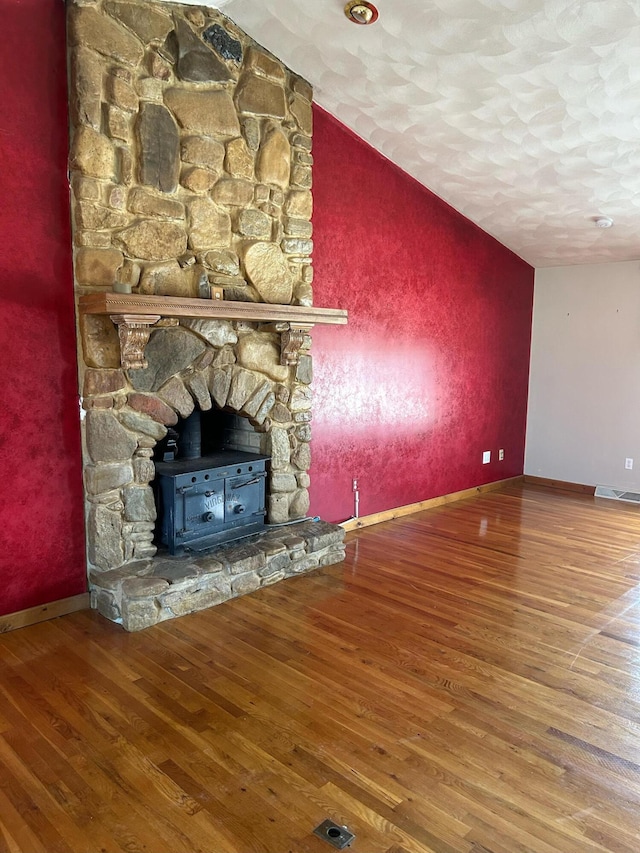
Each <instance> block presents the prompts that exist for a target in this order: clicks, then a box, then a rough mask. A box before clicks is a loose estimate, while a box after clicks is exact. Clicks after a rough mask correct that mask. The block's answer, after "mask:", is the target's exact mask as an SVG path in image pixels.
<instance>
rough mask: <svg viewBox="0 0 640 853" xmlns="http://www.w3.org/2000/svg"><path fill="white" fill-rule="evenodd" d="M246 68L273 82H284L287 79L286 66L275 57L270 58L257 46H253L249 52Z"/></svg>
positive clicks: (245, 63) (246, 58)
mask: <svg viewBox="0 0 640 853" xmlns="http://www.w3.org/2000/svg"><path fill="white" fill-rule="evenodd" d="M244 66H245V68H247V69H248V70H249V71H257V72H258V73H259V74H264V76H265V77H271V78H272V79H273V80H279V81H281V82H284V80H285V79H286V72H285V68H284V65H283V64H282V63H281V62H279V61H278V60H277V59H276V58H275V57H273V56H269V54H267V53H266V52H265V51H264V50H260V48H259V47H257V46H256V45H251V46H250V47H249V49H248V50H247V53H246V57H245V61H244Z"/></svg>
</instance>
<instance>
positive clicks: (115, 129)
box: [105, 106, 130, 142]
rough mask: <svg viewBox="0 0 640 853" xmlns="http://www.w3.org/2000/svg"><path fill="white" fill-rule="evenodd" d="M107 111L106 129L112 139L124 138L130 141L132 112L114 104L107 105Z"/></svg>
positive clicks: (125, 140)
mask: <svg viewBox="0 0 640 853" xmlns="http://www.w3.org/2000/svg"><path fill="white" fill-rule="evenodd" d="M105 113H106V114H105V130H106V131H107V133H108V135H109V136H110V137H111V139H122V140H123V142H128V141H129V134H130V126H129V124H130V114H129V113H126V112H124V110H121V109H120V108H119V107H114V106H109V107H107V109H106V111H105Z"/></svg>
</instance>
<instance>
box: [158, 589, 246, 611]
mask: <svg viewBox="0 0 640 853" xmlns="http://www.w3.org/2000/svg"><path fill="white" fill-rule="evenodd" d="M170 595H171V599H170V602H167V603H166V606H167V607H168V608H169V609H170V610H171V612H172V613H173V615H174V616H186V615H187V614H188V613H197V612H198V611H199V610H206V609H207V608H209V607H215V606H216V605H217V604H221V603H222V602H223V601H226V600H227V599H228V598H229V597H230V593H229V592H228V591H225V590H222V589H218V588H217V587H212V588H210V589H201V590H198V592H195V593H190V594H188V595H187V594H185V593H182V594H179V593H177V592H176V593H170ZM163 603H164V600H163Z"/></svg>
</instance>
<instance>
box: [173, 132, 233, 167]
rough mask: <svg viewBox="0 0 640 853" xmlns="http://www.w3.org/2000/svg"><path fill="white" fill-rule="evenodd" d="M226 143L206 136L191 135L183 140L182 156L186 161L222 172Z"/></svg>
mask: <svg viewBox="0 0 640 853" xmlns="http://www.w3.org/2000/svg"><path fill="white" fill-rule="evenodd" d="M224 155H225V150H224V145H222V144H221V143H220V142H216V140H215V139H210V138H208V137H206V136H189V137H187V138H186V139H183V140H182V144H181V148H180V156H181V158H182V161H183V162H184V163H193V165H195V166H204V167H206V168H207V169H211V171H213V172H216V173H220V172H221V171H222V163H223V161H224Z"/></svg>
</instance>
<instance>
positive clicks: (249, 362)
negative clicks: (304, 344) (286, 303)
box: [237, 332, 289, 382]
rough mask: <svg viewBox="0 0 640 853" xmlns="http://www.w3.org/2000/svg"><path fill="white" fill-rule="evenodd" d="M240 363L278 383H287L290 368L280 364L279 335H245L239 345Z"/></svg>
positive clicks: (262, 333) (261, 333)
mask: <svg viewBox="0 0 640 853" xmlns="http://www.w3.org/2000/svg"><path fill="white" fill-rule="evenodd" d="M237 353H238V362H239V364H241V365H242V366H243V367H246V368H247V369H248V370H254V371H257V372H260V373H264V374H266V375H267V376H269V377H270V378H271V379H274V380H275V381H276V382H286V381H287V379H288V377H289V368H288V367H286V366H284V365H282V364H280V344H279V341H278V336H277V335H268V334H265V333H264V332H260V333H257V332H256V333H251V334H248V335H243V336H242V337H241V338H240V340H239V342H238V345H237Z"/></svg>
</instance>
